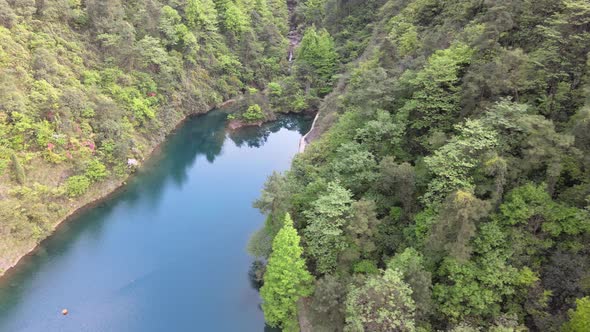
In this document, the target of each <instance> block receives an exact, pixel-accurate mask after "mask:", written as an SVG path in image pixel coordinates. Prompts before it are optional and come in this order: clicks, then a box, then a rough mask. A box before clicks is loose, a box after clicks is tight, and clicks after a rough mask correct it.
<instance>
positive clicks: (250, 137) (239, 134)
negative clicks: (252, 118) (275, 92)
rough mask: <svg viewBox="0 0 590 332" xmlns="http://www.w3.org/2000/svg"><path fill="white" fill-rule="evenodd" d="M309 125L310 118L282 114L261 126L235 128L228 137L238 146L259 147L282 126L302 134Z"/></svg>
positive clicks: (307, 129)
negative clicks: (275, 119)
mask: <svg viewBox="0 0 590 332" xmlns="http://www.w3.org/2000/svg"><path fill="white" fill-rule="evenodd" d="M310 127H311V119H310V118H309V117H304V116H292V115H282V116H279V118H278V119H277V121H273V122H270V123H266V124H263V125H262V126H261V127H245V128H241V129H239V130H235V131H233V132H231V133H230V134H229V137H230V139H231V140H232V141H233V142H234V143H235V144H236V145H237V146H238V147H241V146H243V145H244V144H246V146H248V147H251V148H252V147H254V148H259V147H261V146H263V145H264V143H266V141H267V140H268V137H269V136H270V134H272V133H276V132H278V131H279V130H281V129H282V128H286V129H288V130H297V131H298V132H299V133H300V134H301V135H304V134H305V133H307V131H309V128H310Z"/></svg>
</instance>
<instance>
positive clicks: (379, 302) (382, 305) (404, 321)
mask: <svg viewBox="0 0 590 332" xmlns="http://www.w3.org/2000/svg"><path fill="white" fill-rule="evenodd" d="M411 294H412V290H411V289H410V287H409V286H408V285H407V284H406V283H405V282H404V281H403V280H402V275H401V273H400V272H399V271H397V270H393V269H387V270H385V273H384V274H383V276H372V277H369V278H368V279H367V281H366V282H365V283H364V284H363V285H362V286H360V287H353V288H352V289H351V290H350V292H349V293H348V297H347V299H346V327H345V329H344V330H345V331H351V332H352V331H354V332H357V331H408V332H411V331H415V330H416V328H415V322H414V311H415V304H414V301H413V300H412V297H411Z"/></svg>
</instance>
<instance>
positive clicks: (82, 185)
mask: <svg viewBox="0 0 590 332" xmlns="http://www.w3.org/2000/svg"><path fill="white" fill-rule="evenodd" d="M88 188H90V180H89V179H88V178H87V177H86V176H84V175H74V176H70V177H69V178H68V179H67V181H66V193H67V194H68V196H70V197H72V198H73V197H78V196H81V195H83V194H84V193H86V191H88Z"/></svg>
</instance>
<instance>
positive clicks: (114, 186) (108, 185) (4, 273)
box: [0, 99, 319, 282]
mask: <svg viewBox="0 0 590 332" xmlns="http://www.w3.org/2000/svg"><path fill="white" fill-rule="evenodd" d="M233 102H235V99H230V100H228V101H226V102H223V103H221V104H219V105H215V106H213V107H210V108H209V109H208V110H207V111H204V112H200V113H191V114H187V115H185V116H184V117H183V118H181V119H180V120H179V121H178V123H177V124H176V125H175V126H174V127H173V128H172V129H171V130H170V131H169V132H168V133H167V134H166V135H164V136H163V138H162V140H161V141H159V142H158V143H156V144H155V145H154V146H153V147H152V148H150V150H149V152H148V153H147V156H146V157H145V158H144V159H143V160H144V161H146V160H148V159H151V158H154V157H155V156H156V155H157V154H158V153H159V152H160V149H161V147H162V144H163V143H164V142H165V141H166V139H167V138H168V137H170V135H172V134H173V133H174V132H175V131H176V130H178V128H180V127H181V126H182V125H184V124H185V123H186V122H187V121H188V120H189V119H191V118H193V117H199V116H202V115H205V114H207V113H209V112H211V111H213V110H217V109H219V110H221V109H223V108H227V107H228V106H229V105H231V104H232V103H233ZM318 114H319V112H318ZM275 120H276V117H274V118H272V119H268V120H266V121H264V122H262V123H261V124H260V125H258V126H261V125H262V124H264V123H268V122H272V121H275ZM316 120H317V114H316ZM228 123H229V122H228ZM314 124H315V121H314ZM244 127H248V126H243V127H238V128H228V127H227V126H226V130H229V131H235V130H240V129H241V128H244ZM312 130H313V127H312V128H311V129H310V131H309V132H308V133H307V134H306V135H305V136H303V137H302V139H303V138H304V137H306V136H307V135H308V134H309V133H310V132H311V131H312ZM143 164H144V163H142V165H140V167H143ZM136 173H137V172H133V173H131V174H129V175H127V176H126V177H125V178H123V179H118V180H115V179H113V180H111V181H110V182H109V181H108V180H107V181H105V182H104V183H103V188H101V190H100V191H99V194H98V195H97V196H96V197H94V198H91V199H90V200H89V201H87V202H85V203H81V204H80V205H79V206H76V205H74V207H73V208H72V209H71V210H70V211H68V213H66V215H65V216H64V217H62V218H61V219H60V220H57V221H56V222H55V223H54V224H53V226H52V229H51V231H50V232H49V233H48V234H47V236H45V237H44V238H43V239H42V240H41V241H39V242H38V243H37V244H35V245H34V246H32V247H31V248H29V249H27V250H26V251H24V252H23V253H22V254H20V255H19V256H18V257H17V258H15V259H14V260H13V261H12V263H10V265H8V266H7V267H6V268H5V269H4V270H1V271H0V282H2V281H4V280H6V279H7V278H9V277H10V275H11V274H12V273H13V272H14V271H15V268H17V267H18V265H19V263H21V261H22V260H23V259H25V258H27V257H29V256H33V255H35V254H36V253H37V252H38V251H39V249H40V248H41V247H42V246H43V244H44V242H45V241H47V240H48V239H49V238H51V237H52V236H53V235H54V234H55V232H56V231H57V230H58V229H59V228H60V227H62V226H64V225H66V224H67V223H68V222H70V221H72V220H73V219H75V218H76V217H79V216H80V215H81V214H83V213H85V212H87V211H88V210H90V209H92V208H95V207H97V206H99V205H100V204H102V203H104V202H106V201H108V200H109V199H112V198H114V197H115V196H116V195H117V194H119V193H121V192H122V191H124V190H125V187H126V186H127V183H128V181H129V180H130V179H131V178H132V177H134V176H135V175H136Z"/></svg>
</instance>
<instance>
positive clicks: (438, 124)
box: [403, 44, 474, 130]
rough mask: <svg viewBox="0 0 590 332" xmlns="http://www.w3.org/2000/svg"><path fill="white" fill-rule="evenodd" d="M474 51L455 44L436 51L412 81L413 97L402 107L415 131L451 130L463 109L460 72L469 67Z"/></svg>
mask: <svg viewBox="0 0 590 332" xmlns="http://www.w3.org/2000/svg"><path fill="white" fill-rule="evenodd" d="M473 53H474V51H473V49H471V48H470V47H468V46H467V45H464V44H456V45H453V46H451V47H450V48H448V49H445V50H439V51H437V52H435V53H434V54H433V55H432V56H431V57H430V58H429V59H428V63H427V65H426V67H425V68H424V69H423V70H421V71H419V72H418V73H416V75H415V77H413V78H411V79H410V80H409V84H410V85H411V87H412V90H413V94H412V98H411V99H410V100H408V101H407V102H406V103H405V105H404V106H403V108H404V110H407V111H409V112H410V114H411V118H412V120H413V121H412V127H413V128H416V129H425V128H426V129H432V128H437V129H440V130H450V129H451V127H452V120H453V119H454V118H455V117H456V116H457V115H458V112H459V110H460V105H459V101H460V97H461V95H460V86H459V79H460V77H459V73H460V71H461V69H462V68H463V67H464V66H466V65H468V64H469V62H470V61H471V57H472V56H473Z"/></svg>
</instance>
